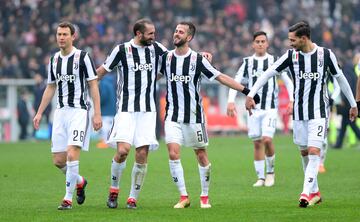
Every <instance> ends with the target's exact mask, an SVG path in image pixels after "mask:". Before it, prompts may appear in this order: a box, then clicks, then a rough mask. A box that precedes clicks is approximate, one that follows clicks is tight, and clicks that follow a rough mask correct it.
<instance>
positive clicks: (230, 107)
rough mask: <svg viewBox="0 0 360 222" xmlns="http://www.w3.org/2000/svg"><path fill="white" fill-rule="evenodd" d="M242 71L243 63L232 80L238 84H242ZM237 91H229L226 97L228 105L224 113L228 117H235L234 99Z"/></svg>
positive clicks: (243, 68)
mask: <svg viewBox="0 0 360 222" xmlns="http://www.w3.org/2000/svg"><path fill="white" fill-rule="evenodd" d="M244 70H245V63H243V64H242V65H241V66H240V68H239V70H238V72H237V73H236V75H235V78H234V80H235V81H236V82H238V83H241V82H242V79H243V76H244ZM236 94H237V91H236V90H234V89H231V88H230V89H229V95H228V105H227V109H226V113H227V115H228V116H231V117H233V116H235V115H236V106H235V98H236Z"/></svg>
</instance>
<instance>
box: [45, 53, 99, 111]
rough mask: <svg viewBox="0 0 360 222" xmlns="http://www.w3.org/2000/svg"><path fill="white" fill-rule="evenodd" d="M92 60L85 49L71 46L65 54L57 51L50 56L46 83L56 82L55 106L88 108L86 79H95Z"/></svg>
mask: <svg viewBox="0 0 360 222" xmlns="http://www.w3.org/2000/svg"><path fill="white" fill-rule="evenodd" d="M96 78H97V76H96V71H95V66H94V62H93V61H92V59H91V58H90V56H89V54H88V53H87V52H85V51H81V50H79V49H76V48H75V47H74V48H73V50H72V52H71V53H70V54H69V55H67V56H62V55H61V53H60V52H57V53H56V54H55V55H54V56H52V57H51V58H50V61H49V66H48V84H52V83H56V84H57V86H58V87H57V90H58V91H57V93H58V97H57V107H58V108H62V107H64V106H68V107H75V108H82V109H88V108H89V107H88V106H89V105H88V104H89V103H88V98H87V97H88V85H87V81H90V80H93V79H96Z"/></svg>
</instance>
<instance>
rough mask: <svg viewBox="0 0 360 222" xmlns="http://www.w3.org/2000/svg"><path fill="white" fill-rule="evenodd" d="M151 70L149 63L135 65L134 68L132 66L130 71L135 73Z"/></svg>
mask: <svg viewBox="0 0 360 222" xmlns="http://www.w3.org/2000/svg"><path fill="white" fill-rule="evenodd" d="M152 68H153V65H152V64H151V63H149V64H147V63H145V64H138V63H135V66H133V67H132V68H131V69H132V71H134V72H136V71H151V70H152Z"/></svg>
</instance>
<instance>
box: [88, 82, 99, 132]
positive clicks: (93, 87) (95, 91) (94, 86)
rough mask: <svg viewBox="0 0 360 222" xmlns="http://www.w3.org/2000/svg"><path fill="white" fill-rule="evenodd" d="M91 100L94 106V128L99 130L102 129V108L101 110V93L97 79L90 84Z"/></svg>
mask: <svg viewBox="0 0 360 222" xmlns="http://www.w3.org/2000/svg"><path fill="white" fill-rule="evenodd" d="M88 84H89V90H90V94H91V98H92V100H93V104H94V116H93V127H94V129H95V130H99V129H100V128H101V127H102V120H101V108H100V93H99V86H98V82H97V79H93V80H91V81H89V82H88Z"/></svg>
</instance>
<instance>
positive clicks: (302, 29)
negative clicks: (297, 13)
mask: <svg viewBox="0 0 360 222" xmlns="http://www.w3.org/2000/svg"><path fill="white" fill-rule="evenodd" d="M289 32H295V36H297V37H301V36H306V37H308V38H309V39H310V37H311V32H310V25H309V23H308V22H307V21H300V22H298V23H296V24H295V25H293V26H291V27H290V28H289Z"/></svg>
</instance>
